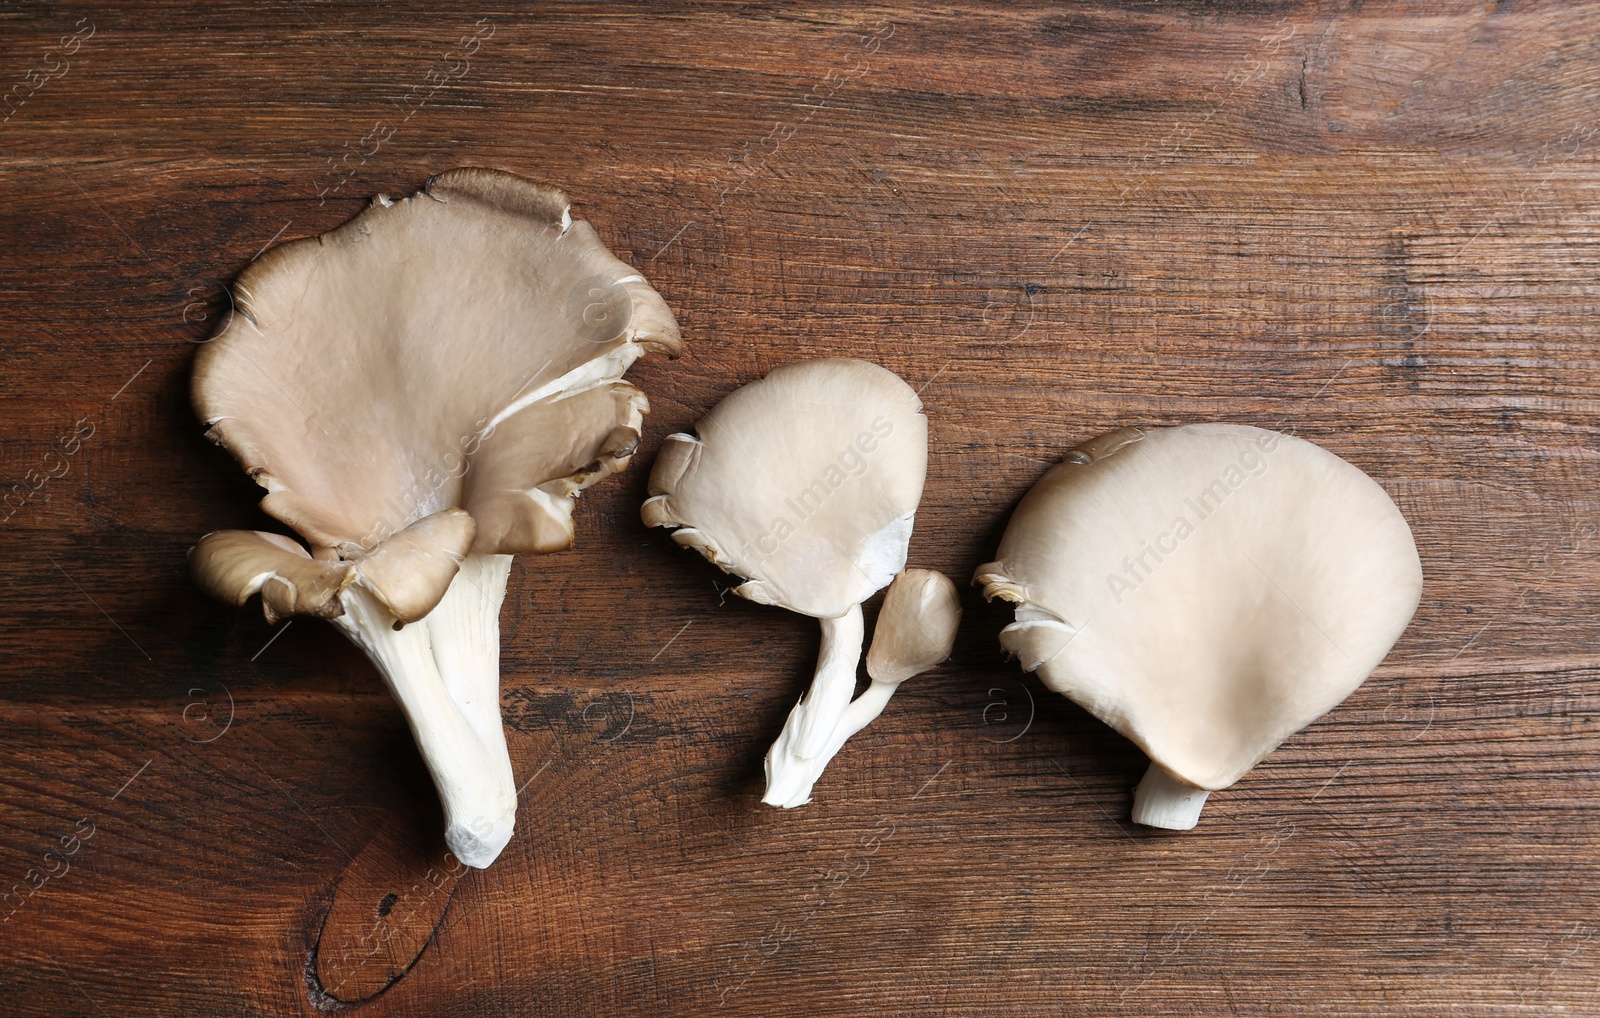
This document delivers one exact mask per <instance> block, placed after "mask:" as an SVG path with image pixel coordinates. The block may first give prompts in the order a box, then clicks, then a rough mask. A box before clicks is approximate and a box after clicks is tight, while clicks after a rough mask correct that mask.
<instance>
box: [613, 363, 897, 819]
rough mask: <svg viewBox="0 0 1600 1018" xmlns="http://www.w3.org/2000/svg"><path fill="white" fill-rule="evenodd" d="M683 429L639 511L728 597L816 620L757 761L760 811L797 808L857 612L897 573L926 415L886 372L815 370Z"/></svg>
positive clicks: (772, 380)
mask: <svg viewBox="0 0 1600 1018" xmlns="http://www.w3.org/2000/svg"><path fill="white" fill-rule="evenodd" d="M695 431H696V432H697V435H698V437H697V436H695V435H685V434H675V435H669V436H667V439H666V441H665V443H664V444H663V446H662V449H661V454H660V456H659V457H658V458H657V459H656V463H655V467H654V468H653V469H652V470H651V472H650V495H651V497H650V498H649V499H648V500H646V502H645V503H644V506H643V508H642V510H641V514H642V516H643V518H644V522H645V523H646V524H648V525H649V526H654V527H672V528H676V529H674V530H673V532H672V537H673V540H675V541H677V542H678V543H679V544H681V545H684V546H686V547H690V548H693V549H695V550H696V551H698V552H700V554H702V555H704V556H705V557H706V558H707V559H709V560H710V561H711V562H712V563H714V564H715V565H717V566H719V567H721V568H722V569H723V570H724V571H726V572H729V573H732V574H734V575H737V576H741V577H745V581H744V582H743V583H741V584H740V585H739V586H737V587H735V588H734V593H736V594H738V595H739V596H741V597H745V598H748V599H750V600H752V601H756V602H758V603H760V604H770V605H777V606H778V607H781V608H787V609H789V610H790V611H794V612H799V613H801V614H802V615H810V616H812V617H814V618H816V619H818V620H819V621H820V622H821V625H822V649H821V653H820V655H819V659H818V662H817V669H816V675H815V678H814V679H813V680H812V684H811V688H810V690H809V691H808V692H807V693H806V695H805V696H804V697H803V698H801V700H800V701H799V703H798V704H796V705H795V707H794V710H793V711H792V712H791V713H790V715H789V719H788V722H787V723H786V724H785V726H784V730H783V734H782V735H781V736H780V737H779V739H778V740H777V742H775V743H774V744H773V747H772V750H771V752H769V753H768V754H767V760H766V771H767V795H766V797H765V799H764V800H763V801H765V802H767V803H768V804H769V805H784V806H797V805H800V804H801V803H803V802H804V801H805V793H804V792H801V797H800V801H799V802H795V801H793V800H794V798H795V792H794V790H795V789H796V788H800V787H801V786H803V788H804V789H805V790H809V788H810V785H811V782H812V781H814V780H815V778H816V776H817V775H818V774H820V773H821V769H820V764H819V763H818V761H819V760H820V762H821V763H822V764H825V763H826V762H827V757H828V756H829V755H831V754H830V753H829V746H830V745H831V743H832V739H833V737H834V733H835V730H836V729H837V728H838V726H839V724H840V722H841V720H842V719H843V718H844V715H845V712H846V710H847V709H848V708H849V707H850V698H851V695H852V694H853V693H854V692H855V684H856V666H857V664H858V663H859V662H860V659H861V643H862V639H863V635H864V633H863V626H862V618H861V602H863V601H865V600H866V599H867V598H869V597H871V596H872V595H873V594H875V593H877V592H878V591H879V590H882V589H883V587H884V586H886V585H887V584H888V583H889V582H890V581H891V580H893V579H894V577H895V576H896V575H897V574H898V573H899V572H900V571H901V570H902V569H903V568H904V567H905V563H906V553H907V549H908V546H909V544H910V541H911V527H912V520H913V517H914V516H915V514H916V510H917V503H918V501H919V500H920V499H921V498H922V482H923V478H924V476H925V475H926V473H927V465H928V422H927V418H925V417H923V415H922V403H921V401H920V400H918V399H917V394H916V393H914V392H912V391H911V387H910V386H908V385H906V383H905V382H903V381H901V380H900V378H899V377H898V376H896V375H895V374H893V373H892V372H890V371H888V370H886V369H884V368H881V367H879V366H877V365H876V364H869V363H867V362H865V361H858V360H813V361H802V362H799V363H796V364H788V365H785V366H783V367H780V368H778V369H776V370H774V371H773V372H772V373H771V374H769V375H767V376H766V377H765V378H763V379H761V380H759V381H756V382H752V383H751V384H749V385H746V386H744V387H743V388H741V389H738V390H736V391H734V392H733V393H732V394H730V395H729V396H728V397H727V398H726V399H724V400H723V401H722V402H721V403H719V404H718V405H717V406H716V407H715V408H713V409H712V411H711V412H710V413H708V414H707V415H706V416H705V417H703V418H701V419H700V421H699V423H697V424H696V425H695ZM880 709H881V705H880ZM863 723H864V722H863ZM845 737H848V734H847V735H846V736H845ZM839 742H840V743H842V742H843V739H842V738H841V739H840V740H839ZM834 749H837V747H836V746H835V747H834Z"/></svg>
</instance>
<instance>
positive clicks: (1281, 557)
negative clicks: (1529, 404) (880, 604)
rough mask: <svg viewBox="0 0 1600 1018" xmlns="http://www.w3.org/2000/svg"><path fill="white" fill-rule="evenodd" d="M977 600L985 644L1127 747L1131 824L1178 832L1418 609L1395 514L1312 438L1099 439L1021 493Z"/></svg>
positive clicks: (1416, 576) (1333, 695)
mask: <svg viewBox="0 0 1600 1018" xmlns="http://www.w3.org/2000/svg"><path fill="white" fill-rule="evenodd" d="M976 582H978V583H980V584H982V586H983V592H984V595H985V596H986V597H989V598H995V597H999V598H1002V599H1004V600H1007V601H1010V602H1013V603H1014V604H1015V605H1016V606H1017V607H1016V621H1015V622H1014V623H1012V624H1011V625H1009V626H1007V627H1006V628H1005V629H1004V630H1003V631H1002V633H1001V643H1002V644H1003V645H1004V647H1005V648H1006V650H1008V651H1010V652H1011V653H1013V654H1015V655H1016V656H1017V657H1018V658H1019V659H1020V660H1021V663H1022V666H1023V667H1024V668H1025V669H1027V670H1028V671H1037V672H1038V673H1039V676H1040V677H1041V679H1042V680H1043V681H1044V682H1045V683H1046V684H1047V685H1049V686H1050V687H1051V688H1052V689H1055V690H1056V691H1058V692H1060V693H1063V694H1064V695H1066V696H1068V697H1070V698H1071V699H1073V700H1074V701H1076V702H1077V703H1079V704H1080V705H1082V706H1083V707H1084V708H1086V709H1087V710H1088V711H1090V712H1091V713H1092V714H1094V715H1095V716H1096V717H1098V718H1100V719H1101V720H1102V721H1104V722H1105V723H1107V724H1108V725H1110V726H1112V727H1113V728H1115V729H1116V730H1117V731H1119V732H1121V733H1122V734H1123V735H1125V736H1127V737H1128V738H1129V739H1131V740H1133V741H1134V742H1135V743H1137V744H1138V745H1139V747H1140V748H1141V749H1143V750H1144V751H1145V752H1146V753H1147V754H1149V756H1150V758H1151V761H1152V767H1151V770H1150V774H1149V775H1148V776H1147V777H1146V779H1145V781H1144V782H1143V783H1141V785H1140V789H1139V792H1138V794H1137V796H1136V803H1135V817H1134V819H1135V820H1136V821H1138V822H1141V823H1146V824H1151V825H1153V826H1163V827H1172V828H1177V829H1184V828H1188V827H1193V826H1194V824H1195V822H1196V821H1197V820H1198V817H1199V814H1200V808H1201V806H1202V805H1203V804H1204V801H1205V794H1206V792H1207V791H1209V790H1215V789H1220V788H1225V787H1227V786H1228V785H1231V784H1233V783H1234V782H1235V781H1237V780H1238V779H1239V778H1240V777H1241V776H1242V775H1244V773H1245V772H1247V771H1249V770H1250V769H1251V768H1252V767H1254V766H1255V765H1256V763H1257V762H1258V761H1260V760H1261V758H1262V757H1264V756H1266V755H1267V754H1268V753H1270V752H1271V751H1272V750H1273V749H1275V748H1276V747H1277V746H1278V744H1279V743H1281V742H1282V741H1283V740H1284V739H1286V738H1287V737H1288V736H1289V735H1291V734H1292V733H1294V732H1296V731H1298V730H1299V729H1301V728H1303V727H1305V726H1306V725H1308V724H1310V723H1311V722H1312V721H1314V720H1316V719H1317V718H1318V717H1320V716H1321V715H1322V714H1324V713H1326V712H1327V711H1328V710H1330V709H1332V708H1333V707H1334V706H1335V705H1336V704H1338V703H1339V702H1340V701H1342V700H1343V699H1344V698H1345V697H1347V696H1349V695H1350V693H1351V692H1353V691H1354V690H1355V689H1356V687H1357V686H1359V685H1360V684H1361V683H1362V681H1363V680H1365V679H1366V677H1367V676H1368V675H1369V674H1371V672H1372V670H1373V669H1374V668H1376V667H1377V666H1378V664H1379V663H1380V662H1381V661H1382V660H1383V658H1384V656H1385V655H1386V654H1388V652H1389V649H1390V648H1391V647H1392V646H1393V645H1394V643H1395V641H1396V640H1397V639H1399V637H1400V634H1401V632H1402V631H1404V629H1405V627H1406V625H1407V623H1408V622H1409V621H1410V620H1411V616H1412V615H1413V613H1414V612H1415V611H1416V608H1417V604H1418V602H1419V600H1420V599H1421V595H1422V566H1421V563H1420V561H1419V560H1418V558H1417V551H1416V546H1415V544H1414V543H1413V541H1412V537H1411V531H1410V528H1409V527H1407V525H1406V521H1405V519H1404V517H1402V516H1401V515H1400V511H1399V510H1398V509H1397V508H1396V507H1395V505H1394V503H1393V502H1392V501H1390V499H1389V496H1388V495H1387V494H1386V493H1385V492H1384V490H1383V488H1381V487H1380V486H1379V485H1378V484H1377V483H1376V482H1375V481H1373V480H1372V479H1371V478H1370V477H1368V476H1367V475H1366V474H1364V473H1362V472H1361V471H1360V470H1359V469H1357V468H1356V467H1354V466H1352V465H1351V464H1349V463H1347V462H1345V461H1344V460H1342V459H1340V458H1339V457H1337V456H1335V455H1333V454H1332V453H1329V452H1327V451H1326V450H1324V449H1321V448H1319V447H1317V446H1315V445H1312V444H1311V443H1310V442H1306V441H1302V440H1300V439H1297V438H1292V437H1290V436H1287V435H1282V434H1278V433H1275V432H1271V431H1264V430H1262V429H1259V428H1251V427H1245V426H1241V425H1226V424H1201V425H1190V426H1186V427H1178V428H1165V429H1159V430H1152V431H1143V432H1141V431H1136V430H1131V429H1130V430H1124V431H1119V432H1113V433H1111V434H1109V435H1104V436H1101V437H1100V438H1097V439H1095V440H1094V441H1092V442H1088V443H1085V444H1084V445H1082V446H1079V447H1078V448H1077V449H1074V450H1072V451H1071V452H1069V453H1068V454H1067V457H1066V458H1065V459H1064V460H1063V461H1062V462H1061V463H1060V464H1057V465H1056V466H1055V467H1052V468H1051V469H1050V470H1049V471H1048V472H1047V473H1046V474H1045V475H1044V477H1043V478H1041V479H1040V480H1039V482H1038V483H1037V484H1035V485H1034V487H1033V489H1032V490H1031V491H1029V492H1028V494H1027V495H1026V496H1025V497H1024V498H1023V500H1022V502H1021V503H1020V504H1019V505H1018V506H1017V509H1016V512H1015V513H1014V514H1013V515H1012V518H1011V522H1010V524H1009V525H1008V526H1007V528H1006V532H1005V536H1004V537H1003V538H1002V540H1001V542H1000V549H999V552H998V554H997V555H996V559H995V561H994V562H991V563H989V564H987V565H984V566H981V567H979V569H978V571H977V576H976Z"/></svg>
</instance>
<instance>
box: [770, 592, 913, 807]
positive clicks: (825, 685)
mask: <svg viewBox="0 0 1600 1018" xmlns="http://www.w3.org/2000/svg"><path fill="white" fill-rule="evenodd" d="M818 621H819V622H821V623H822V648H821V650H820V652H819V653H818V656H817V671H816V675H815V677H814V678H812V680H811V688H810V689H809V690H808V691H807V692H806V695H805V696H804V697H802V698H801V699H800V702H799V703H797V704H795V705H794V709H793V710H791V711H790V712H789V719H788V721H786V722H784V725H783V732H782V733H781V734H779V736H778V739H777V741H776V742H774V743H773V744H772V748H771V749H770V750H768V751H767V761H766V771H767V794H766V795H765V796H763V797H762V799H761V801H762V802H764V803H766V804H767V805H769V806H783V807H785V808H787V807H792V806H802V805H804V804H805V803H806V802H808V801H809V800H810V791H811V785H812V783H813V782H815V781H816V778H817V775H820V774H821V773H822V769H821V766H820V765H818V763H817V760H818V758H820V761H821V764H826V763H827V761H828V756H829V755H831V754H829V753H828V752H827V749H828V745H829V742H830V740H831V739H832V737H833V733H834V729H835V728H837V727H838V725H839V722H840V721H841V719H843V717H844V715H845V712H846V711H847V710H848V709H849V707H850V697H851V695H853V694H854V693H855V691H856V665H857V664H858V663H859V662H860V661H861V643H862V638H863V636H864V634H865V627H864V624H863V622H862V620H861V606H860V605H859V604H858V605H853V606H851V608H850V610H849V611H847V612H845V613H844V614H843V615H841V616H839V617H838V618H836V619H819V620H818ZM884 699H885V701H887V699H888V698H887V697H885V698H884ZM878 709H879V710H882V709H883V708H882V705H879V707H878ZM868 720H871V719H870V718H869V719H868ZM835 752H837V748H835ZM813 767H815V768H816V770H815V773H812V769H813ZM807 775H809V778H807ZM801 785H803V788H800V786H801ZM796 788H800V790H799V795H800V801H798V802H795V801H793V799H794V797H795V792H794V790H795V789H796Z"/></svg>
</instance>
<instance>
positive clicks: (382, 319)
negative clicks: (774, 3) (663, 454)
mask: <svg viewBox="0 0 1600 1018" xmlns="http://www.w3.org/2000/svg"><path fill="white" fill-rule="evenodd" d="M233 293H234V304H235V308H236V311H237V313H236V314H233V315H230V316H229V318H228V319H227V320H226V321H225V322H224V323H223V325H222V327H221V328H220V329H219V330H218V332H217V334H216V335H215V336H214V337H213V338H212V340H211V342H209V343H208V344H207V345H205V346H204V347H202V348H201V350H200V352H199V355H198V357H197V358H196V361H195V367H194V379H193V396H194V405H195V409H196V411H197V413H198V414H199V416H200V418H201V419H202V420H203V421H204V422H205V423H206V425H207V426H208V428H209V431H208V432H207V435H208V437H210V438H211V439H212V440H214V441H216V442H218V443H219V444H221V445H223V446H224V447H226V448H227V449H228V450H229V451H230V452H231V453H233V455H234V456H235V457H236V458H237V459H238V460H239V461H240V463H241V464H242V465H243V466H244V468H245V470H246V471H248V472H249V474H250V476H251V477H252V478H254V479H255V480H256V482H257V483H258V484H260V485H261V486H262V487H264V488H265V489H266V490H267V495H266V497H265V498H264V499H263V500H262V503H261V504H262V507H263V508H264V509H265V510H266V511H267V512H268V513H270V514H271V515H273V516H274V517H276V518H277V519H279V520H281V521H283V522H284V523H286V524H288V525H289V526H290V527H293V528H294V529H295V530H296V531H297V532H298V533H299V534H300V536H301V537H303V538H304V539H305V540H306V542H307V543H308V544H309V545H310V549H311V550H310V552H309V555H308V554H307V553H306V552H305V551H303V550H301V549H300V548H299V546H298V545H295V543H294V542H293V541H290V540H289V539H287V538H284V537H280V536H277V535H265V534H254V533H253V534H243V533H240V532H224V533H221V534H212V535H208V536H207V537H206V538H205V539H203V540H202V541H201V542H200V544H199V545H198V546H197V547H196V548H195V550H194V552H193V554H192V555H191V566H192V570H193V571H194V573H195V575H196V577H197V579H198V580H199V582H200V584H201V585H202V586H203V587H204V588H205V589H207V590H208V591H210V592H211V593H213V594H214V595H216V596H218V597H220V598H222V599H223V600H228V601H232V602H234V603H242V602H243V601H244V600H245V599H246V598H248V597H249V596H250V594H251V593H254V592H255V591H257V590H259V591H260V592H261V594H262V599H263V605H264V609H265V611H266V612H267V615H268V618H269V619H275V618H276V617H277V616H279V615H283V614H288V613H291V612H301V613H309V614H315V615H320V616H322V617H324V618H331V619H333V621H334V622H335V624H337V625H339V626H340V627H341V628H342V629H344V630H345V632H346V634H347V635H349V636H350V638H351V639H352V640H354V641H355V642H356V643H357V644H358V645H359V646H361V647H362V649H363V650H365V651H366V652H367V654H368V656H369V657H371V658H372V660H373V661H374V662H375V663H376V664H377V666H378V668H379V670H380V672H382V673H383V675H384V678H385V679H386V680H387V681H388V683H389V685H390V687H391V689H392V690H393V691H394V693H395V695H396V697H397V699H399V700H400V703H401V707H402V709H403V710H404V712H405V713H406V717H407V720H408V722H409V723H410V725H411V728H412V731H413V734H415V735H416V737H417V742H418V744H419V746H420V747H421V749H422V753H423V756H424V759H425V760H426V762H427V764H428V767H429V769H430V771H431V772H432V774H433V777H434V780H435V783H436V784H437V786H438V788H439V791H440V795H441V798H442V799H443V802H444V807H445V814H446V823H447V825H448V828H449V830H448V832H447V835H446V840H447V842H448V843H449V845H450V848H451V850H452V851H454V852H455V854H456V855H457V857H458V858H460V859H461V861H462V862H465V863H467V864H469V865H474V866H486V865H488V863H489V862H490V861H492V860H493V858H494V857H495V855H497V854H498V853H499V851H500V849H501V848H502V847H503V846H504V844H505V841H506V840H507V839H509V837H510V834H511V825H512V821H513V816H514V813H515V807H516V802H515V790H514V786H513V784H512V781H511V766H510V760H509V757H508V756H507V754H506V749H505V740H504V735H503V733H502V732H501V731H500V724H499V692H498V688H499V675H498V668H499V664H498V662H499V636H498V621H497V620H498V611H499V606H500V602H501V599H502V598H503V597H504V593H505V583H506V578H507V576H508V574H509V562H510V558H509V556H510V555H512V554H515V553H522V552H550V551H558V550H561V549H564V548H567V547H570V546H571V544H572V540H573V524H572V500H573V498H575V497H576V496H577V494H578V492H579V491H581V490H582V489H583V488H585V487H587V486H588V485H590V484H593V483H594V482H596V481H598V480H599V479H600V478H602V477H604V476H606V475H607V474H610V473H614V472H616V471H618V470H620V469H622V468H623V467H624V466H625V465H626V464H627V462H628V459H629V457H630V456H631V455H632V454H633V451H634V449H635V447H636V446H637V444H638V436H639V429H640V425H641V421H642V418H643V415H644V414H645V412H647V410H648V409H649V405H648V402H647V401H646V399H645V397H644V394H643V393H641V392H640V391H639V390H638V389H636V388H634V387H633V386H631V385H629V384H628V383H627V382H624V381H622V380H621V376H622V374H623V372H624V371H626V370H627V368H628V367H629V366H630V365H631V364H632V363H633V361H634V360H635V359H637V358H638V357H639V356H641V355H642V354H644V353H646V352H649V351H657V352H663V353H667V354H669V355H674V356H675V355H676V354H677V353H678V352H679V350H680V346H681V344H680V341H679V337H678V329H677V324H676V322H675V321H674V320H673V317H672V313H671V311H669V310H668V309H667V306H666V304H665V303H664V302H663V301H662V300H661V298H660V296H659V295H657V294H656V292H655V291H654V290H652V289H651V288H650V286H649V284H647V283H646V282H645V281H644V279H643V277H641V276H640V275H639V274H638V273H637V272H635V271H634V270H633V269H632V268H630V267H629V266H628V265H626V264H625V263H623V262H621V261H619V260H617V259H616V258H615V257H613V256H612V255H611V253H610V252H609V251H608V250H607V249H606V247H605V245H604V244H603V243H602V242H601V241H600V239H599V238H598V236H597V235H596V234H595V232H594V230H593V229H592V228H591V227H590V226H589V225H588V224H587V223H585V222H582V221H581V220H574V219H572V217H571V214H570V211H569V209H568V202H567V199H566V197H565V195H563V194H562V193H561V192H560V191H558V190H557V189H555V188H553V187H550V186H548V185H545V184H538V183H534V182H533V181H529V180H525V179H523V178H521V177H518V176H515V175H513V174H510V173H504V172H501V171H498V170H488V169H477V168H466V169H458V170H452V171H450V172H448V173H443V174H440V175H439V176H437V177H434V178H433V179H432V180H430V181H429V182H428V185H427V187H426V188H425V189H424V190H423V191H422V192H420V193H418V194H416V195H414V196H412V197H409V198H404V199H401V200H400V201H397V202H396V201H391V200H389V199H388V198H386V197H383V196H381V195H380V196H379V197H378V198H377V199H376V200H375V201H374V203H373V204H372V206H371V207H369V208H368V209H367V210H366V211H364V212H362V213H361V214H360V215H358V216H357V217H356V218H355V219H353V220H351V221H350V222H348V223H346V224H345V225H344V226H341V227H339V228H338V229H336V230H333V231H331V232H329V233H326V234H323V235H322V236H320V237H315V238H306V239H303V240H296V241H291V242H289V243H286V244H283V245H280V246H278V247H276V248H273V249H272V250H270V251H268V252H267V253H266V254H264V255H262V256H261V257H260V258H259V259H258V260H256V261H255V262H254V263H253V264H251V265H250V266H249V267H248V268H246V269H245V271H244V272H242V273H241V274H240V276H239V278H238V280H237V281H236V282H235V284H234V287H233ZM412 622H422V623H425V625H423V626H421V627H420V628H418V627H406V623H412Z"/></svg>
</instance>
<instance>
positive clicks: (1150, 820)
mask: <svg viewBox="0 0 1600 1018" xmlns="http://www.w3.org/2000/svg"><path fill="white" fill-rule="evenodd" d="M1210 794H1211V793H1210V792H1208V791H1206V790H1205V789H1204V788H1197V787H1195V786H1194V785H1191V784H1189V783H1188V782H1187V781H1184V780H1183V779H1182V778H1179V777H1176V776H1174V775H1173V773H1172V772H1171V771H1169V770H1167V769H1166V768H1165V767H1163V766H1161V765H1160V764H1158V763H1156V762H1154V761H1151V763H1150V769H1149V770H1147V771H1145V772H1144V780H1142V781H1140V782H1139V787H1138V788H1135V789H1134V790H1133V822H1134V823H1136V824H1143V825H1144V826H1146V827H1164V828H1166V829H1167V830H1169V831H1190V830H1193V829H1194V825H1195V824H1197V823H1199V822H1200V810H1201V809H1202V808H1204V807H1205V804H1206V796H1208V795H1210Z"/></svg>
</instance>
